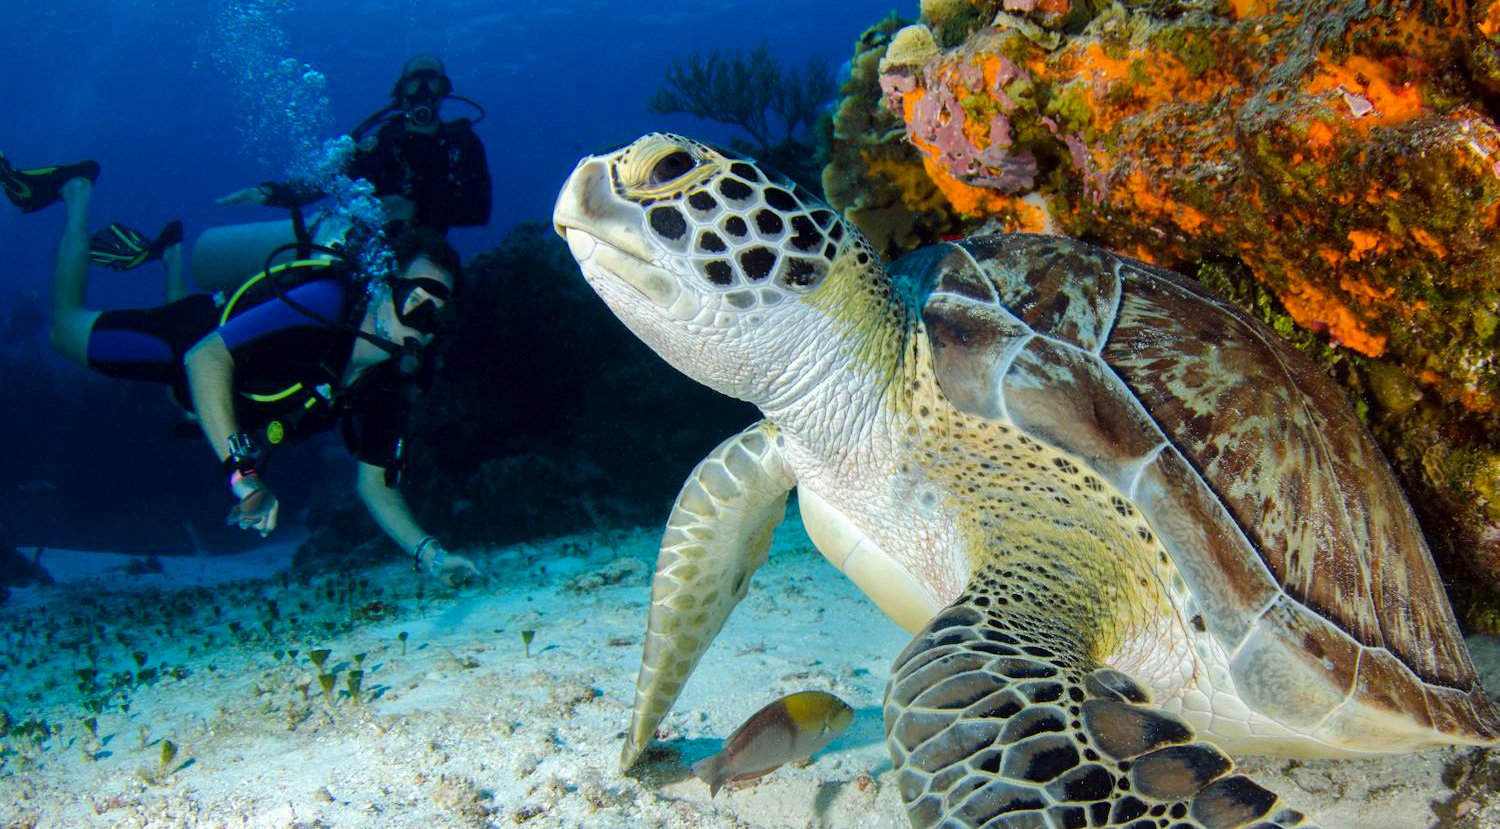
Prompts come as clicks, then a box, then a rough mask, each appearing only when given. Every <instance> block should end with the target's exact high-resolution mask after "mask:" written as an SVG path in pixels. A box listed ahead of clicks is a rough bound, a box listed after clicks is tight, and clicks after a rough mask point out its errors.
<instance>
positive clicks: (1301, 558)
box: [892, 235, 1500, 746]
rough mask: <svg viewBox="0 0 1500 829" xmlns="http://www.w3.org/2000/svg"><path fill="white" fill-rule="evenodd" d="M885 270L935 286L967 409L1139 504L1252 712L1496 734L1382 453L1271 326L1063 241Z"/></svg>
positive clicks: (949, 248)
mask: <svg viewBox="0 0 1500 829" xmlns="http://www.w3.org/2000/svg"><path fill="white" fill-rule="evenodd" d="M892 270H893V272H894V273H895V275H896V277H897V279H898V281H899V280H903V279H904V280H906V281H907V282H908V283H909V284H912V285H913V286H914V290H916V291H917V292H918V293H917V294H916V295H917V296H919V297H920V296H922V295H923V293H925V299H924V300H922V303H923V307H922V316H923V321H924V323H925V325H926V327H927V330H928V335H929V338H930V340H931V342H932V344H933V353H934V361H935V368H936V372H937V378H938V383H939V385H940V386H941V388H942V389H943V392H944V394H945V395H946V396H947V397H948V398H949V400H950V401H951V402H952V403H953V404H954V405H955V406H956V407H957V408H959V409H960V410H963V411H966V412H969V413H972V414H977V415H981V416H985V417H991V418H1004V419H1009V420H1010V421H1012V422H1014V423H1015V424H1016V425H1017V426H1019V427H1020V428H1021V429H1023V430H1025V431H1028V432H1029V433H1031V434H1033V435H1035V436H1036V437H1038V438H1040V439H1042V440H1045V441H1046V442H1048V443H1050V444H1053V445H1054V446H1057V447H1058V448H1060V449H1062V450H1063V451H1066V452H1069V453H1070V454H1072V455H1075V456H1077V457H1078V458H1081V459H1082V460H1083V461H1084V462H1086V463H1088V464H1090V465H1091V466H1092V467H1093V469H1094V471H1095V472H1096V473H1097V474H1099V475H1100V476H1101V477H1103V478H1105V479H1107V480H1109V481H1110V482H1111V483H1112V484H1113V485H1114V486H1115V487H1116V488H1117V489H1118V490H1119V491H1120V492H1121V493H1124V494H1126V495H1127V497H1129V498H1131V499H1132V500H1133V501H1134V503H1135V505H1136V506H1137V507H1138V508H1139V509H1140V510H1141V512H1142V513H1143V514H1144V515H1145V517H1146V519H1147V521H1149V522H1150V524H1151V525H1152V528H1153V529H1154V530H1155V531H1156V532H1157V535H1158V537H1159V538H1160V540H1161V542H1162V544H1163V546H1165V547H1166V549H1167V551H1168V552H1169V554H1170V555H1171V556H1172V558H1173V560H1174V563H1175V565H1176V566H1177V568H1178V570H1179V572H1180V573H1181V574H1182V576H1183V578H1184V580H1185V581H1186V582H1187V584H1188V587H1189V589H1190V591H1191V592H1192V594H1193V597H1194V600H1195V601H1196V603H1197V606H1198V607H1197V609H1198V611H1199V613H1200V614H1201V616H1202V617H1203V622H1204V623H1205V625H1206V626H1207V629H1208V630H1209V632H1210V633H1212V635H1213V636H1214V637H1215V639H1217V640H1218V642H1219V643H1220V644H1221V645H1222V647H1223V649H1224V652H1225V653H1226V654H1228V655H1229V656H1230V658H1231V662H1230V671H1231V674H1232V675H1233V676H1234V679H1235V681H1236V685H1237V687H1238V689H1239V692H1240V695H1241V697H1242V698H1243V699H1244V700H1245V701H1246V702H1247V703H1249V704H1250V706H1251V707H1252V708H1254V709H1256V710H1258V711H1261V712H1262V713H1266V714H1268V715H1269V716H1271V717H1272V718H1273V719H1276V720H1278V721H1280V722H1282V723H1283V724H1285V725H1289V726H1291V727H1293V728H1296V729H1297V730H1298V731H1301V732H1302V733H1306V734H1310V735H1312V736H1314V737H1315V738H1317V739H1319V740H1320V741H1323V742H1326V743H1330V744H1334V745H1364V744H1368V745H1376V746H1378V745H1380V744H1381V743H1382V740H1384V739H1386V737H1385V735H1386V734H1388V733H1389V730H1390V728H1392V727H1395V728H1396V730H1398V731H1400V730H1403V729H1404V730H1406V731H1408V732H1410V733H1409V734H1407V735H1406V737H1407V738H1409V740H1411V741H1412V744H1413V745H1416V744H1417V743H1419V742H1420V739H1418V737H1419V735H1420V734H1428V735H1431V732H1432V731H1434V730H1435V731H1437V732H1440V733H1442V734H1444V735H1449V736H1450V737H1451V738H1452V739H1451V740H1445V741H1457V742H1487V741H1490V740H1492V739H1494V738H1495V737H1496V736H1497V735H1500V718H1497V716H1496V712H1495V710H1494V707H1493V705H1492V704H1491V703H1490V701H1489V700H1488V699H1487V698H1486V697H1485V696H1484V693H1483V691H1482V690H1481V689H1480V688H1479V685H1478V682H1477V680H1476V677H1475V672H1474V667H1473V664H1472V663H1471V662H1470V660H1469V655H1468V650H1467V648H1466V647H1465V645H1464V642H1463V639H1462V637H1461V636H1460V634H1459V632H1458V627H1457V624H1456V622H1455V620H1454V618H1453V612H1452V610H1451V608H1450V607H1449V605H1448V601H1447V598H1446V596H1445V594H1444V593H1443V590H1442V585H1441V583H1440V581H1439V578H1438V574H1437V572H1436V569H1435V567H1434V565H1433V563H1432V556H1431V554H1430V552H1429V551H1428V548H1427V545H1426V543H1425V542H1424V541H1423V539H1422V536H1421V533H1420V530H1419V528H1418V526H1417V523H1416V520H1415V518H1414V516H1413V514H1412V511H1411V508H1410V506H1409V505H1408V504H1407V502H1406V500H1405V498H1404V497H1403V496H1402V494H1401V492H1400V490H1399V489H1398V488H1397V485H1396V482H1395V479H1394V477H1393V476H1392V474H1391V472H1390V469H1389V467H1388V466H1387V464H1386V462H1385V460H1384V458H1383V456H1382V455H1381V453H1380V451H1379V449H1378V448H1377V447H1376V445H1375V443H1374V441H1373V440H1372V438H1371V437H1370V435H1369V433H1368V432H1367V431H1366V430H1365V428H1364V427H1363V425H1362V424H1361V423H1360V422H1359V421H1358V419H1357V418H1356V417H1355V416H1354V413H1353V410H1352V408H1351V406H1350V403H1349V401H1348V399H1347V398H1346V396H1345V395H1344V393H1343V391H1342V390H1341V389H1340V388H1339V387H1338V386H1337V385H1335V384H1334V383H1333V382H1332V381H1331V380H1330V379H1329V378H1328V377H1326V376H1325V375H1324V374H1323V373H1322V372H1321V371H1320V370H1319V369H1318V368H1317V367H1316V366H1315V365H1313V364H1312V363H1311V362H1310V361H1308V360H1307V359H1305V358H1304V357H1303V356H1302V355H1300V354H1298V353H1297V352H1296V351H1295V350H1293V349H1291V348H1290V347H1289V346H1287V345H1286V344H1284V343H1283V342H1282V341H1281V340H1280V339H1279V338H1278V337H1277V336H1276V335H1275V333H1274V332H1272V331H1270V330H1269V329H1268V328H1266V327H1265V326H1263V325H1261V324H1260V323H1259V322H1257V321H1255V320H1253V319H1251V318H1250V317H1248V316H1246V315H1245V314H1244V313H1242V312H1241V311H1240V310H1239V309H1237V308H1236V307H1234V306H1233V305H1231V304H1229V303H1227V302H1225V301H1223V300H1222V299H1219V298H1217V297H1214V296H1213V295H1211V294H1210V293H1208V292H1207V291H1205V290H1204V289H1203V288H1202V287H1201V286H1199V285H1197V284H1196V283H1194V282H1191V281H1189V280H1187V279H1186V278H1184V277H1182V276H1179V275H1177V274H1173V273H1171V272H1168V271H1166V270H1163V269H1160V268H1156V267H1153V266H1151V265H1147V264H1145V263H1141V262H1137V261H1133V260H1129V259H1125V258H1122V257H1118V256H1115V255H1113V254H1110V253H1108V252H1106V251H1103V250H1100V249H1098V248H1095V247H1093V246H1090V245H1087V244H1085V243H1082V242H1078V241H1076V240H1071V239H1066V238H1062V237H1055V236H1034V235H998V236H984V237H975V238H972V239H968V240H965V241H962V242H958V243H955V244H947V245H940V246H936V247H933V248H928V249H925V250H923V251H919V252H918V253H916V254H913V255H911V256H909V257H907V258H906V259H903V260H901V261H900V262H898V263H896V264H895V265H894V266H893V268H892ZM1346 703H1347V704H1346ZM1392 739H1393V740H1394V742H1396V743H1400V742H1402V738H1400V737H1395V738H1392Z"/></svg>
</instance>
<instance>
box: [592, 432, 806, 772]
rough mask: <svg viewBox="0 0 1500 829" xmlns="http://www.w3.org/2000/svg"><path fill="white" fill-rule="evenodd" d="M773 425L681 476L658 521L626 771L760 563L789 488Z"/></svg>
mask: <svg viewBox="0 0 1500 829" xmlns="http://www.w3.org/2000/svg"><path fill="white" fill-rule="evenodd" d="M778 436H779V433H778V432H777V430H776V427H775V426H773V425H771V424H770V423H769V422H768V421H764V420H763V421H760V422H759V423H756V424H755V425H754V426H751V427H750V428H748V429H746V430H745V431H743V432H740V433H739V434H737V435H735V436H734V437H732V438H730V439H728V440H726V441H724V442H723V443H721V444H719V446H718V447H717V448H715V449H714V450H713V451H712V452H710V453H709V454H708V457H706V458H704V459H703V460H702V461H700V462H699V463H698V466H697V467H696V468H695V469H694V470H693V472H692V474H691V475H689V476H688V479H687V482H686V483H684V484H683V485H682V492H680V493H679V494H678V495H677V503H676V504H675V505H673V507H672V516H671V517H670V518H668V519H667V529H666V532H665V533H664V534H663V535H662V539H661V552H660V553H659V554H658V556H657V559H656V575H655V577H654V578H653V579H652V582H651V614H650V617H649V618H648V620H647V623H646V641H645V645H644V647H643V648H642V653H641V672H640V677H639V678H638V679H637V681H636V688H635V704H634V706H633V710H632V712H631V718H630V731H629V732H628V735H627V736H626V739H625V748H624V750H623V751H622V752H621V753H620V767H621V768H623V769H626V770H628V769H629V768H630V767H631V766H632V765H634V764H635V761H636V760H638V759H640V756H641V754H642V753H643V752H645V750H646V746H647V744H648V743H650V742H651V738H652V736H654V735H655V734H656V727H657V726H658V725H660V724H661V721H662V718H664V717H666V715H667V712H668V711H670V710H671V708H672V703H674V702H676V701H677V695H678V694H680V693H682V686H683V684H684V683H685V682H687V678H688V675H689V674H691V673H692V672H693V668H695V667H697V665H698V660H699V658H701V657H702V656H703V654H704V652H705V651H707V650H708V646H709V645H710V644H711V643H712V642H713V639H714V636H715V635H716V634H717V633H718V632H719V629H720V628H722V627H723V626H724V621H725V620H726V619H728V618H729V612H730V611H731V610H733V609H734V606H735V605H736V604H739V601H740V599H743V598H744V597H745V591H746V590H747V589H749V586H750V576H751V575H752V574H753V573H754V572H755V571H756V569H757V568H759V567H760V566H761V565H762V564H764V563H765V561H766V553H767V552H768V551H769V549H770V546H771V531H772V530H773V529H774V528H775V527H776V525H777V524H780V523H781V519H782V516H784V515H785V514H786V498H787V493H788V492H790V491H791V489H792V487H793V486H795V485H796V483H797V481H796V478H795V477H793V475H792V472H791V469H790V468H789V467H788V466H787V465H786V461H785V460H784V459H783V458H782V455H781V449H780V445H779V441H778Z"/></svg>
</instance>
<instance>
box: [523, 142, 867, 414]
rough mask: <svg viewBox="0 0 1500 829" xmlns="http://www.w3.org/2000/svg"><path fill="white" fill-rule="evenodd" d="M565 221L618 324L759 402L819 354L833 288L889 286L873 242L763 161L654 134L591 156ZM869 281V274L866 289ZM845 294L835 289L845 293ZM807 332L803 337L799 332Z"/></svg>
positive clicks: (561, 226)
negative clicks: (758, 388) (784, 375)
mask: <svg viewBox="0 0 1500 829" xmlns="http://www.w3.org/2000/svg"><path fill="white" fill-rule="evenodd" d="M553 222H554V225H555V227H556V229H557V231H558V233H559V234H561V235H562V236H563V237H564V238H565V239H567V240H568V244H569V247H570V249H571V250H572V252H573V255H574V257H575V258H577V259H578V261H579V264H580V266H581V268H582V270H583V273H584V276H585V278H587V279H588V280H589V283H590V285H591V286H592V287H593V288H594V289H595V291H596V292H598V293H599V295H600V296H601V297H602V298H603V299H604V300H605V301H606V302H607V303H609V305H610V306H611V308H612V310H614V311H615V313H616V315H617V316H619V317H620V318H621V320H622V321H624V322H625V324H626V325H627V326H629V327H630V328H631V330H632V331H634V332H635V333H636V334H637V335H638V336H640V337H641V338H642V339H643V340H645V341H646V342H647V344H649V345H651V346H652V348H654V349H655V350H656V351H657V352H658V353H659V354H661V355H662V356H663V357H664V358H666V359H667V360H668V362H671V363H672V364H673V365H675V366H676V367H677V368H678V369H680V370H682V371H683V372H685V373H686V374H688V375H689V376H691V377H693V378H695V379H697V380H699V381H700V382H703V383H705V384H707V385H710V386H712V387H714V388H717V389H719V390H720V391H724V392H725V393H728V394H732V395H735V396H738V397H742V398H743V399H753V396H752V394H753V390H752V389H747V388H745V387H744V386H745V383H746V382H750V383H751V384H752V385H753V382H752V378H748V377H747V375H751V374H757V373H758V374H759V377H760V378H761V379H765V378H767V377H770V376H773V375H775V374H777V373H778V372H779V371H780V368H779V367H782V366H785V365H788V361H798V360H800V359H801V357H802V356H804V355H802V354H793V353H790V352H789V351H788V350H787V344H788V343H791V342H799V343H801V344H802V345H801V347H802V348H809V347H813V348H815V347H817V346H815V345H812V343H813V342H814V341H815V340H816V339H817V338H816V337H815V336H814V335H812V334H811V333H810V332H811V331H813V330H814V329H818V328H819V326H820V325H821V326H822V328H824V329H826V328H827V327H828V326H827V317H828V314H829V311H828V310H827V309H828V307H829V306H830V305H841V304H843V305H846V304H847V303H839V302H834V301H829V302H823V303H821V307H820V303H819V301H818V299H817V298H818V297H819V289H820V288H823V287H825V286H828V285H831V284H833V283H840V284H842V285H845V286H847V285H848V284H849V283H851V282H862V283H863V285H864V287H865V289H866V292H869V290H871V289H870V287H869V286H870V284H871V283H873V282H875V281H878V280H881V279H884V272H883V270H882V269H881V265H880V262H879V259H878V257H876V256H875V254H874V251H873V250H872V249H871V248H870V246H869V243H868V242H866V241H865V240H864V238H863V237H862V236H860V235H859V234H858V233H857V232H856V231H854V230H853V229H852V228H851V227H850V226H849V225H848V224H847V223H845V221H844V220H843V218H842V217H841V216H839V215H838V214H837V213H836V212H835V211H834V210H832V209H831V208H830V207H828V205H826V204H824V203H823V202H822V201H821V200H819V199H818V197H817V196H815V195H813V194H812V193H810V192H808V191H807V190H806V189H805V188H803V187H800V186H798V185H797V184H796V183H795V182H793V181H792V180H790V179H788V178H786V177H784V176H781V175H779V174H777V173H775V172H774V171H772V170H769V169H767V168H765V167H762V166H760V165H758V164H757V163H755V162H754V161H753V160H751V159H747V158H743V157H740V156H738V155H736V154H734V153H731V152H728V151H725V150H722V149H719V148H716V147H713V146H710V145H708V144H704V143H702V142H699V141H694V140H692V139H688V138H683V137H681V136H676V135H668V134H663V133H652V134H650V135H646V136H643V137H641V138H639V139H637V140H636V141H634V142H632V143H630V144H628V145H625V146H623V147H620V148H618V149H615V150H612V151H608V152H604V153H600V154H598V155H594V156H590V157H587V158H585V159H583V160H582V161H581V162H580V163H579V165H578V167H577V168H576V169H575V170H574V171H573V174H572V175H571V176H570V177H569V178H568V181H567V183H566V184H565V185H564V187H563V190H562V192H561V193H560V194H559V196H558V200H557V206H556V208H555V210H554V213H553ZM861 277H863V279H862V280H861ZM843 290H844V289H843V288H840V289H837V290H834V291H832V292H829V291H825V292H824V293H837V294H839V295H840V296H842V293H843ZM798 332H801V334H800V335H799V333H798Z"/></svg>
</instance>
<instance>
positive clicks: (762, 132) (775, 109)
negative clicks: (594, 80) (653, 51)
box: [647, 43, 836, 190]
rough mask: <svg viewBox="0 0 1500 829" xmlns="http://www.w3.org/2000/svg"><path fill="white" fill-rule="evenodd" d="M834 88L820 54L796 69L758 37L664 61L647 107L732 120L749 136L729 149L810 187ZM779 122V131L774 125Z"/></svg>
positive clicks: (819, 159) (820, 162) (660, 111)
mask: <svg viewBox="0 0 1500 829" xmlns="http://www.w3.org/2000/svg"><path fill="white" fill-rule="evenodd" d="M835 92H836V89H835V83H834V79H833V71H832V69H830V68H829V66H828V62H827V61H826V60H825V59H823V58H822V57H813V58H810V59H809V60H808V61H807V63H806V64H804V65H803V66H802V67H801V68H800V69H797V68H792V67H784V66H782V65H781V63H780V62H779V61H777V60H776V58H775V57H774V56H773V55H772V54H771V47H770V46H769V45H768V44H764V43H763V44H761V45H760V46H758V47H756V48H755V49H754V50H753V51H751V52H750V53H749V54H748V55H747V54H744V53H742V52H740V51H738V50H735V51H727V52H726V51H720V50H713V51H708V52H694V53H692V54H691V55H689V56H688V57H686V58H684V59H681V60H675V61H673V62H672V65H671V66H669V67H668V68H667V73H666V78H665V79H664V82H663V84H662V86H661V87H660V88H659V89H657V91H656V93H655V94H654V95H652V97H651V100H650V101H649V102H648V103H647V107H648V108H649V109H650V110H651V112H653V113H656V114H658V115H678V114H685V115H692V116H694V117H697V118H706V119H709V120H711V121H718V122H719V123H721V124H728V125H730V126H734V127H738V128H740V129H741V130H744V132H745V134H747V135H749V136H750V138H751V139H752V140H751V142H735V143H736V149H737V150H739V151H741V152H744V153H746V154H748V155H754V156H755V157H756V158H758V159H760V160H761V161H762V162H764V163H766V164H769V165H770V166H772V167H775V168H776V169H778V170H780V171H781V172H783V173H785V174H787V175H789V176H791V177H792V178H793V179H795V180H796V181H797V182H798V183H800V184H803V185H804V186H807V187H811V188H812V189H814V190H816V189H818V187H817V184H818V172H819V171H820V170H821V169H822V166H823V164H824V162H825V161H827V159H826V158H825V157H824V153H823V148H824V147H826V145H827V141H826V140H820V139H822V138H823V137H824V136H823V135H821V133H825V132H826V129H822V128H820V123H821V122H823V121H826V120H827V118H826V116H825V115H824V112H823V105H824V104H826V103H828V102H829V101H830V100H832V99H833V97H834V94H835ZM778 129H779V133H778Z"/></svg>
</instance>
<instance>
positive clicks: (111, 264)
mask: <svg viewBox="0 0 1500 829" xmlns="http://www.w3.org/2000/svg"><path fill="white" fill-rule="evenodd" d="M181 241H182V220H181V219H173V220H172V221H170V222H167V225H166V227H163V228H162V229H161V233H158V234H157V235H156V239H155V241H152V240H149V239H147V238H146V234H144V233H141V232H140V231H139V230H136V229H135V228H132V227H126V226H125V225H122V224H120V223H119V222H110V225H109V227H106V228H105V229H103V230H101V231H99V232H98V233H95V234H94V235H93V236H92V237H91V238H90V239H89V261H90V262H92V263H94V264H95V265H98V266H99V267H101V268H113V269H115V270H117V271H128V270H130V269H131V268H136V267H140V266H141V265H144V264H146V263H147V262H150V261H151V260H153V259H160V258H161V255H162V253H163V252H164V251H166V249H167V248H169V247H171V246H173V245H175V244H177V243H179V242H181Z"/></svg>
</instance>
